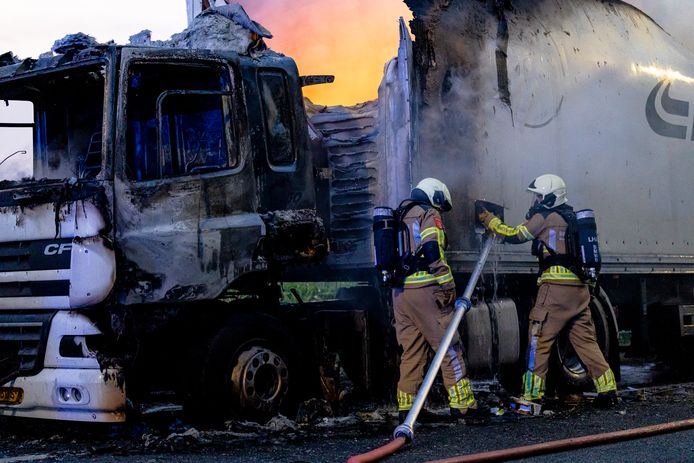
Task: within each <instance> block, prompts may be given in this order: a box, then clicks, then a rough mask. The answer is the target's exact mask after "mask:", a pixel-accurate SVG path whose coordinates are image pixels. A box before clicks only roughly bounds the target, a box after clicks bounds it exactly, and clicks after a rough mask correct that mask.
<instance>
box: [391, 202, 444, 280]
mask: <svg viewBox="0 0 694 463" xmlns="http://www.w3.org/2000/svg"><path fill="white" fill-rule="evenodd" d="M403 221H404V222H405V224H406V225H407V227H408V229H409V231H410V249H411V250H412V252H416V251H417V250H419V249H422V248H423V247H424V246H425V245H426V244H427V243H435V244H436V249H437V250H438V251H437V256H436V257H437V259H436V260H434V261H433V262H431V263H430V264H429V266H428V269H427V270H422V271H418V272H416V273H414V274H412V275H410V276H408V277H407V278H405V287H406V288H423V287H425V286H430V285H440V286H447V287H448V288H455V284H454V283H453V273H452V272H451V268H450V267H449V266H448V263H447V262H446V254H445V249H446V232H445V230H444V227H443V221H442V220H441V215H440V214H439V211H437V210H436V209H435V208H433V207H431V208H427V209H424V208H423V207H420V206H415V207H413V208H412V209H410V211H409V212H408V213H407V214H406V215H405V217H404V219H403Z"/></svg>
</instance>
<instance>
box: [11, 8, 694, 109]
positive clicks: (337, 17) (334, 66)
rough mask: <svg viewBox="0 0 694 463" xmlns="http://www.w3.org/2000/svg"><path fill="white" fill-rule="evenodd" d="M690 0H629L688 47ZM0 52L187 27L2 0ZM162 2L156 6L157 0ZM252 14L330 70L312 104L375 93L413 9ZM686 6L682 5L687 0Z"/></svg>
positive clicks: (305, 59) (281, 40)
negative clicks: (74, 36)
mask: <svg viewBox="0 0 694 463" xmlns="http://www.w3.org/2000/svg"><path fill="white" fill-rule="evenodd" d="M691 1H692V0H631V3H633V4H634V5H635V6H637V7H639V8H641V9H643V10H644V11H646V12H647V13H649V14H650V15H651V16H652V17H653V18H654V19H656V20H657V21H659V22H660V23H661V25H663V26H664V27H665V29H666V30H668V31H669V32H671V33H672V34H673V36H675V38H677V39H678V40H679V41H680V42H683V43H685V44H686V45H689V46H690V47H692V48H694V28H692V27H691V22H692V19H693V18H692V16H693V15H692V14H689V15H688V14H683V12H687V11H689V10H688V9H687V6H689V3H690V2H691ZM2 3H3V5H2V18H3V24H2V27H0V53H4V52H5V51H9V50H11V51H13V52H14V53H15V54H16V55H18V56H20V57H22V58H26V57H36V56H38V55H39V54H40V53H42V52H44V51H47V50H49V49H50V48H51V46H52V45H53V42H54V41H55V40H56V39H58V38H61V37H63V36H65V35H66V34H69V33H75V32H84V33H86V34H89V35H92V36H94V37H96V38H97V40H99V41H102V42H106V41H108V40H111V39H113V40H115V41H116V42H117V43H127V41H128V37H129V36H130V35H133V34H135V33H137V32H139V31H141V30H143V29H150V30H151V31H152V35H153V38H154V39H156V40H163V39H167V38H169V37H170V36H171V34H174V33H176V32H180V31H181V30H183V29H184V28H185V27H186V25H187V24H186V22H187V17H186V2H185V0H169V1H168V2H155V1H142V0H117V1H113V0H24V1H12V2H11V1H10V0H2ZM165 3H166V4H168V7H162V5H163V4H165ZM240 3H241V4H242V5H244V7H245V8H246V10H247V11H248V12H249V14H250V15H251V17H253V18H254V19H255V20H256V21H258V22H260V23H262V24H263V25H264V26H266V27H267V28H268V29H270V31H272V32H273V34H274V35H275V38H273V39H271V40H269V41H268V44H269V45H270V47H271V48H273V49H275V50H277V51H280V52H282V53H285V54H287V55H289V56H292V57H293V58H294V59H295V60H296V61H297V63H298V65H299V71H300V72H301V73H302V74H334V75H336V82H335V83H334V84H331V85H319V86H315V87H309V88H306V89H305V94H306V96H308V97H309V98H311V99H312V100H313V101H314V102H315V103H321V104H354V103H358V102H362V101H367V100H370V99H374V98H376V96H377V90H378V84H379V82H380V81H381V77H382V76H383V67H384V65H385V63H386V62H387V61H388V60H389V59H390V58H392V57H393V56H394V55H395V54H396V52H397V45H398V23H397V21H398V18H399V17H400V16H404V17H405V18H406V19H409V18H410V17H411V14H410V12H409V10H408V9H407V7H406V6H405V4H404V3H403V2H402V1H401V0H241V1H240ZM685 5H687V6H685Z"/></svg>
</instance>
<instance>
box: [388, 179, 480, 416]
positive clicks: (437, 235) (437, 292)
mask: <svg viewBox="0 0 694 463" xmlns="http://www.w3.org/2000/svg"><path fill="white" fill-rule="evenodd" d="M451 207H452V206H451V195H450V193H449V191H448V188H447V187H446V185H445V184H444V183H443V182H441V181H439V180H436V179H433V178H427V179H424V180H422V181H421V182H419V184H418V185H417V187H416V188H415V189H414V190H412V194H411V196H410V199H409V200H405V201H403V203H402V204H401V205H400V208H399V209H398V210H399V211H401V212H400V214H401V217H400V220H401V221H402V223H403V224H404V225H406V228H405V227H403V229H406V231H407V237H408V238H409V239H408V240H407V239H406V240H405V241H409V243H403V244H404V245H405V246H406V247H407V249H408V250H409V251H410V252H409V253H408V255H409V256H410V258H409V259H406V260H407V262H406V266H407V269H406V270H405V272H404V274H405V275H406V277H405V279H404V284H403V285H402V287H399V288H394V290H393V307H394V311H395V331H396V336H397V339H398V343H399V344H400V346H401V347H402V350H403V353H402V357H401V360H400V381H399V382H398V410H399V412H400V413H399V416H400V421H401V422H402V421H403V420H404V419H405V417H406V416H407V413H408V411H409V410H410V408H412V402H413V400H414V396H415V395H416V394H417V390H418V389H419V387H420V385H421V384H422V381H423V378H424V373H425V369H426V365H427V361H428V356H429V353H430V352H431V350H432V349H433V350H434V351H435V350H437V349H438V347H439V344H440V342H441V340H442V339H443V336H444V334H445V332H446V329H447V328H448V326H449V325H450V323H451V320H452V318H453V303H454V302H455V297H456V290H455V283H454V282H453V274H452V273H451V269H450V267H449V266H448V264H447V263H446V258H445V255H444V250H445V249H446V233H445V229H444V226H443V221H442V220H441V212H445V211H449V210H450V209H451ZM441 370H442V373H443V382H444V385H445V386H446V388H447V390H448V396H449V403H450V409H451V415H452V416H453V417H454V418H457V417H462V416H463V415H464V414H465V413H466V412H467V411H468V410H469V409H476V408H477V402H476V401H475V397H474V396H473V394H472V388H471V385H470V380H469V379H468V377H467V372H466V369H465V363H464V361H463V351H462V344H461V342H460V338H459V336H458V335H456V336H455V338H454V339H453V341H452V342H451V346H450V347H449V349H448V352H447V355H446V356H445V357H444V360H443V363H442V365H441Z"/></svg>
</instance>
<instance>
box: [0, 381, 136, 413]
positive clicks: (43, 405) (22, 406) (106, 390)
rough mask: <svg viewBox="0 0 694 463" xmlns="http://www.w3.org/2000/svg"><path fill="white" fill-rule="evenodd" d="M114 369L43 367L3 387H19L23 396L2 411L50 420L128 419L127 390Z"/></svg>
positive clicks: (1, 407) (2, 406)
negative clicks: (126, 415)
mask: <svg viewBox="0 0 694 463" xmlns="http://www.w3.org/2000/svg"><path fill="white" fill-rule="evenodd" d="M116 373H117V372H116V371H115V370H106V371H104V372H102V371H100V370H99V369H77V368H44V369H43V370H42V371H41V372H40V373H38V374H37V375H35V376H28V377H19V378H16V379H14V380H13V381H10V382H8V383H6V384H4V385H2V387H11V388H20V389H21V390H22V392H23V400H22V402H21V403H19V404H16V405H0V415H3V416H17V417H24V418H43V419H50V420H65V421H86V422H95V423H117V422H122V421H125V390H124V389H123V388H120V387H119V386H118V384H117V383H116V381H115V379H113V378H115V377H116V376H117V374H116Z"/></svg>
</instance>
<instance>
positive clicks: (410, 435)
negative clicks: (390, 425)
mask: <svg viewBox="0 0 694 463" xmlns="http://www.w3.org/2000/svg"><path fill="white" fill-rule="evenodd" d="M398 437H404V438H405V440H407V442H412V440H413V439H414V430H413V429H412V427H411V426H410V425H408V424H405V423H403V424H401V425H400V426H398V427H397V428H395V431H394V432H393V439H397V438H398Z"/></svg>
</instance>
